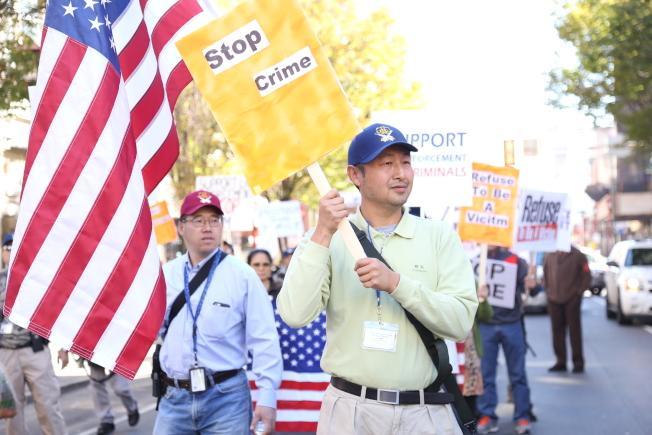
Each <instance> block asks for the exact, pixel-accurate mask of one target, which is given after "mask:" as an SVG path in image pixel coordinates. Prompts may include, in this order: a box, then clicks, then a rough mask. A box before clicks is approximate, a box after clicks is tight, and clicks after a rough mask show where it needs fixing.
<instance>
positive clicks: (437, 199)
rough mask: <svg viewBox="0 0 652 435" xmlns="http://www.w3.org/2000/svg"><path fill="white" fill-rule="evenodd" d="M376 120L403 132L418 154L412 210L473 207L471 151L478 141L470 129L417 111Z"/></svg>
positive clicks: (381, 114)
mask: <svg viewBox="0 0 652 435" xmlns="http://www.w3.org/2000/svg"><path fill="white" fill-rule="evenodd" d="M373 118H374V119H375V120H378V122H387V123H389V124H390V125H393V126H395V127H396V128H398V129H400V130H401V132H402V133H403V134H404V135H405V138H406V140H407V141H408V142H409V143H410V144H412V145H414V146H415V147H416V148H417V149H418V150H419V151H418V152H416V153H412V168H413V169H414V185H413V187H412V193H411V195H410V198H409V199H408V203H407V204H408V205H409V206H424V207H426V209H431V208H433V207H434V208H437V207H439V208H441V205H445V206H451V207H456V206H470V205H471V203H472V199H473V183H472V180H471V175H472V171H471V161H472V160H473V158H472V156H471V151H472V147H473V144H474V142H476V141H477V140H478V138H477V135H475V134H474V133H473V130H472V128H470V126H468V125H465V123H464V121H461V120H458V121H455V120H446V119H442V118H441V117H439V116H434V115H432V114H428V113H427V112H420V111H414V110H406V111H386V112H378V113H376V114H374V116H373ZM438 210H439V209H438ZM436 214H437V215H439V213H436Z"/></svg>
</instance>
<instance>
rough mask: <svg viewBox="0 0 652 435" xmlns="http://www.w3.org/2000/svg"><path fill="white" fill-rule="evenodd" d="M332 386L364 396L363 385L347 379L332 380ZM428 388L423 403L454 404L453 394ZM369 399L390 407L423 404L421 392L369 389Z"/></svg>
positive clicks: (424, 393)
mask: <svg viewBox="0 0 652 435" xmlns="http://www.w3.org/2000/svg"><path fill="white" fill-rule="evenodd" d="M331 385H332V386H334V387H335V388H337V389H338V390H342V391H344V392H346V393H349V394H353V395H354V396H358V397H360V396H361V394H362V385H358V384H354V383H353V382H349V381H347V380H346V379H342V378H336V377H332V378H331ZM427 390H428V388H426V389H425V390H423V403H425V404H428V405H445V404H447V403H452V402H453V395H452V394H451V393H440V392H435V391H427ZM365 397H366V398H367V399H371V400H376V401H378V402H381V403H387V404H390V405H419V404H421V391H420V390H412V391H398V390H383V389H376V388H370V387H367V392H366V393H365Z"/></svg>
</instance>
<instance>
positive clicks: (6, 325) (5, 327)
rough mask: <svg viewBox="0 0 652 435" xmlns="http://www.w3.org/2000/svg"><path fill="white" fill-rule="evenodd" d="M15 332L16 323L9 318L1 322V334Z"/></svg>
mask: <svg viewBox="0 0 652 435" xmlns="http://www.w3.org/2000/svg"><path fill="white" fill-rule="evenodd" d="M13 332H14V324H13V323H11V322H10V321H9V320H7V319H4V320H3V321H2V323H0V334H3V335H9V334H12V333H13Z"/></svg>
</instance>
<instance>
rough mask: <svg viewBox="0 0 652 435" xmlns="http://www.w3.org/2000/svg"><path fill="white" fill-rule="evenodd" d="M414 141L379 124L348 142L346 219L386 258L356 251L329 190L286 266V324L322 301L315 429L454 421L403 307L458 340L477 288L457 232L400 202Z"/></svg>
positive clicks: (451, 425)
mask: <svg viewBox="0 0 652 435" xmlns="http://www.w3.org/2000/svg"><path fill="white" fill-rule="evenodd" d="M415 151H417V148H416V147H414V146H412V145H410V144H409V143H408V142H407V141H406V139H405V136H404V135H403V134H402V133H401V132H400V131H399V130H398V129H396V128H395V127H392V126H389V125H386V124H374V125H371V126H369V127H367V128H365V129H364V130H363V131H362V132H361V133H359V134H358V135H357V136H356V137H355V138H354V139H353V141H352V142H351V145H350V147H349V153H348V163H349V166H348V167H347V173H348V176H349V179H350V180H351V181H352V182H353V184H354V185H355V186H356V187H357V188H358V189H359V191H360V194H361V205H360V208H359V210H358V212H357V213H356V214H355V216H353V217H352V219H351V223H353V224H355V225H356V226H357V227H358V228H359V229H360V230H361V231H364V233H365V234H366V235H367V237H368V239H369V240H370V241H371V243H373V244H374V245H375V246H376V249H378V251H379V252H380V253H381V254H382V256H383V257H384V258H385V259H386V260H387V262H388V263H389V264H390V265H391V267H392V269H390V268H389V267H387V266H386V265H385V264H384V263H383V262H381V261H380V260H379V259H376V258H363V259H360V260H358V261H355V259H354V258H353V257H352V256H351V254H350V253H349V252H348V250H347V248H346V246H345V244H344V241H343V240H342V236H341V234H340V233H339V232H338V231H337V229H338V225H339V223H340V222H341V221H343V220H344V219H347V217H348V214H349V213H348V209H347V206H346V204H345V203H344V199H343V198H342V196H341V195H340V194H339V193H338V192H337V191H336V190H331V191H330V192H328V193H327V194H326V195H324V196H322V198H321V199H320V201H319V218H318V221H317V227H316V229H315V230H314V231H311V232H309V233H308V234H307V235H306V237H305V238H304V239H303V240H302V241H301V243H300V245H299V247H298V248H297V250H296V251H295V253H294V256H293V257H292V262H291V263H290V267H289V269H288V271H287V274H286V275H285V281H284V283H283V288H282V289H281V293H279V296H278V308H279V312H280V314H281V317H282V318H283V320H285V321H286V322H287V324H288V325H290V326H293V327H301V326H304V325H306V324H308V323H310V322H311V321H312V320H313V319H314V318H315V317H316V316H317V315H318V314H319V313H320V312H321V311H322V310H324V309H325V310H326V314H327V325H326V329H327V339H326V348H325V350H324V354H323V357H322V359H321V367H322V369H323V370H324V371H325V372H328V373H331V374H332V378H331V385H329V387H328V388H327V390H326V393H325V395H324V399H323V402H322V406H321V411H320V416H319V427H318V430H317V433H318V434H320V435H321V434H337V435H341V434H374V435H385V434H387V435H389V434H395V433H406V434H407V433H410V434H411V433H428V434H435V435H436V434H460V433H461V429H460V427H459V424H458V422H457V420H456V417H455V415H454V413H453V410H452V408H451V405H450V401H448V402H447V400H449V398H448V395H446V394H444V395H442V394H441V393H440V392H439V391H438V389H434V388H429V387H431V386H432V384H433V382H434V381H435V379H436V378H437V368H436V367H435V365H434V363H433V361H432V359H431V358H430V356H429V354H428V352H427V350H426V347H425V346H424V345H423V344H422V340H421V338H420V337H419V335H418V333H417V330H416V328H415V327H414V326H413V324H412V323H411V322H410V321H409V320H408V317H407V314H406V310H407V311H409V312H410V313H411V314H413V315H414V316H415V317H416V318H417V319H418V320H419V321H420V322H422V323H423V324H424V326H425V327H426V328H427V329H428V330H429V331H431V332H432V333H434V334H436V335H437V336H440V337H446V338H450V339H453V340H464V339H465V338H466V336H467V335H468V333H469V331H470V330H471V327H472V325H473V319H474V316H475V311H476V308H477V305H478V300H477V296H476V291H475V286H474V280H473V271H472V270H471V265H470V263H469V260H468V258H467V256H466V254H465V252H464V250H463V248H462V244H461V242H460V239H459V237H458V236H457V234H456V233H455V232H454V231H453V230H452V229H451V228H450V227H449V226H448V225H447V224H445V223H443V222H437V221H433V220H429V219H422V218H418V217H416V216H413V215H411V214H409V213H408V212H407V210H406V209H405V208H404V205H405V203H406V201H407V199H408V197H409V195H410V191H411V190H412V182H413V178H414V172H413V169H412V163H411V155H410V152H415ZM451 400H452V399H451ZM414 404H418V405H420V406H414Z"/></svg>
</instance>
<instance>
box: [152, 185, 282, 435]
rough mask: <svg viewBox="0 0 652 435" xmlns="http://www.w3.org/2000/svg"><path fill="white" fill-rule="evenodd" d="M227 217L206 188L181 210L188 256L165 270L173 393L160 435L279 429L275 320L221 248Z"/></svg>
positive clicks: (258, 287)
mask: <svg viewBox="0 0 652 435" xmlns="http://www.w3.org/2000/svg"><path fill="white" fill-rule="evenodd" d="M223 215H224V213H223V212H222V208H221V205H220V200H219V199H218V197H217V196H216V195H214V194H212V193H210V192H206V191H203V190H200V191H196V192H193V193H191V194H189V195H188V196H186V198H185V199H184V201H183V204H182V205H181V218H180V220H179V235H180V236H181V237H182V239H183V241H184V243H185V245H186V248H187V249H188V252H187V253H186V254H184V255H182V256H181V257H178V258H177V259H175V260H172V261H170V262H169V263H167V264H165V266H164V267H163V273H164V275H165V282H166V284H167V305H168V308H167V312H166V316H165V322H164V325H163V328H162V333H161V337H162V338H163V344H162V346H161V350H160V365H161V369H162V371H163V383H164V385H165V386H166V391H165V394H164V396H163V397H162V400H161V402H160V405H159V413H158V415H157V418H156V424H155V427H154V433H156V434H175V435H176V434H186V433H188V434H195V433H217V432H219V433H228V434H243V435H245V434H249V431H250V430H251V429H253V428H254V427H256V426H257V423H258V422H262V423H263V424H264V427H265V430H264V432H263V433H266V434H268V433H271V432H272V431H273V430H274V423H275V419H276V396H275V390H276V389H277V388H278V387H279V386H280V383H281V374H282V370H283V364H282V360H281V351H280V347H279V341H278V335H277V333H276V326H275V323H274V314H273V312H272V306H271V304H270V303H269V299H268V296H267V292H266V291H265V288H264V287H263V285H262V283H261V281H260V279H259V278H258V276H257V275H256V273H255V272H254V271H253V270H252V269H251V268H250V267H248V266H247V264H246V263H244V262H243V261H241V260H240V259H238V258H236V257H234V256H232V255H225V253H223V252H222V251H221V250H220V248H219V247H220V246H221V243H222V218H223ZM194 278H197V279H194ZM197 284H198V285H197ZM193 289H194V292H193ZM175 308H176V309H175ZM247 353H250V354H251V355H253V363H252V372H253V373H254V374H255V375H256V379H255V381H256V386H257V387H258V397H257V400H256V402H257V405H256V409H255V410H254V411H253V419H252V409H251V394H250V391H249V386H248V382H247V376H246V374H245V372H244V371H243V370H242V367H243V366H244V365H245V364H246V363H247V360H246V359H247V358H246V357H247ZM258 426H260V424H258Z"/></svg>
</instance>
